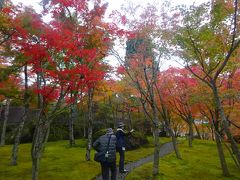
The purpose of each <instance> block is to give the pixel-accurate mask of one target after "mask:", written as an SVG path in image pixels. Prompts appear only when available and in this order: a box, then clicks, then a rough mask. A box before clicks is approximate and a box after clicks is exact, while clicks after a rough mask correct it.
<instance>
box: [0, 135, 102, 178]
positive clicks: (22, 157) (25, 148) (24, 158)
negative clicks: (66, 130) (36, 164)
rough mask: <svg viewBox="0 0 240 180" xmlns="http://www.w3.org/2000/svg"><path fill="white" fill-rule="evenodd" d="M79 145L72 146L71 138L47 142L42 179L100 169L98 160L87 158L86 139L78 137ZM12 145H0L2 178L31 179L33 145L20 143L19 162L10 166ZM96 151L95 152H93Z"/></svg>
mask: <svg viewBox="0 0 240 180" xmlns="http://www.w3.org/2000/svg"><path fill="white" fill-rule="evenodd" d="M76 143H77V146H76V147H73V148H69V146H68V145H67V144H68V141H58V142H50V143H48V144H47V146H46V149H45V152H44V155H43V158H42V160H41V166H40V173H39V179H40V180H41V179H42V180H45V179H48V180H51V179H58V180H61V179H62V180H65V179H66V178H68V179H71V180H74V179H91V178H94V177H95V176H96V175H97V174H99V173H100V166H99V164H98V163H97V162H95V161H90V162H87V161H85V159H84V158H85V148H83V147H82V146H84V144H85V141H83V140H77V142H76ZM11 148H12V147H11V146H5V147H3V148H0V162H1V163H0V179H4V180H12V179H17V180H21V179H23V180H26V179H31V153H30V149H31V145H30V144H23V145H20V149H19V159H18V165H17V166H10V165H9V164H10V155H11ZM93 154H94V153H92V155H93Z"/></svg>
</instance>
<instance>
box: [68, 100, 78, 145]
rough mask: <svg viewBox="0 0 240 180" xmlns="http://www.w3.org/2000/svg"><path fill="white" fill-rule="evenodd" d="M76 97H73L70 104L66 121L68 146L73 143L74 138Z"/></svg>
mask: <svg viewBox="0 0 240 180" xmlns="http://www.w3.org/2000/svg"><path fill="white" fill-rule="evenodd" d="M76 100H77V98H75V100H74V103H72V104H71V112H70V118H69V121H68V129H69V146H70V147H72V146H73V145H75V139H74V129H73V124H74V120H76V118H77V105H76V103H77V101H76Z"/></svg>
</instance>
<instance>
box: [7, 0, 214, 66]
mask: <svg viewBox="0 0 240 180" xmlns="http://www.w3.org/2000/svg"><path fill="white" fill-rule="evenodd" d="M102 1H103V2H108V14H109V13H110V12H111V11H112V10H120V8H121V5H122V4H123V3H126V2H133V3H134V4H147V3H150V4H151V3H158V2H159V3H160V2H162V0H102ZM169 1H170V2H171V3H172V4H174V5H180V4H185V5H191V4H193V3H196V4H201V3H204V2H209V1H210V0H169ZM12 2H13V3H14V4H17V3H22V4H24V5H26V6H33V8H34V9H36V11H37V12H38V13H40V12H41V10H42V8H41V6H40V5H39V3H40V2H41V0H12ZM120 51H122V53H123V54H125V50H123V49H122V50H120ZM106 59H107V60H108V61H109V63H110V64H111V65H113V66H116V65H117V64H118V62H117V60H116V59H115V58H114V57H112V56H109V57H107V58H106ZM169 66H178V67H179V66H180V65H179V64H178V63H177V62H175V61H171V60H170V61H167V62H164V64H163V66H162V67H161V69H167V68H168V67H169Z"/></svg>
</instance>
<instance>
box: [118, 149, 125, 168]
mask: <svg viewBox="0 0 240 180" xmlns="http://www.w3.org/2000/svg"><path fill="white" fill-rule="evenodd" d="M124 152H125V151H123V150H122V149H121V150H119V154H120V159H119V171H124V156H125V153H124Z"/></svg>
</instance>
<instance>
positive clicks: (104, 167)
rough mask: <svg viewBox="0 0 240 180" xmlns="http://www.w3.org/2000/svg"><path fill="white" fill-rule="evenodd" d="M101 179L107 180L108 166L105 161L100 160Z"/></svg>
mask: <svg viewBox="0 0 240 180" xmlns="http://www.w3.org/2000/svg"><path fill="white" fill-rule="evenodd" d="M101 169H102V179H103V180H109V166H108V164H106V163H103V162H101Z"/></svg>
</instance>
